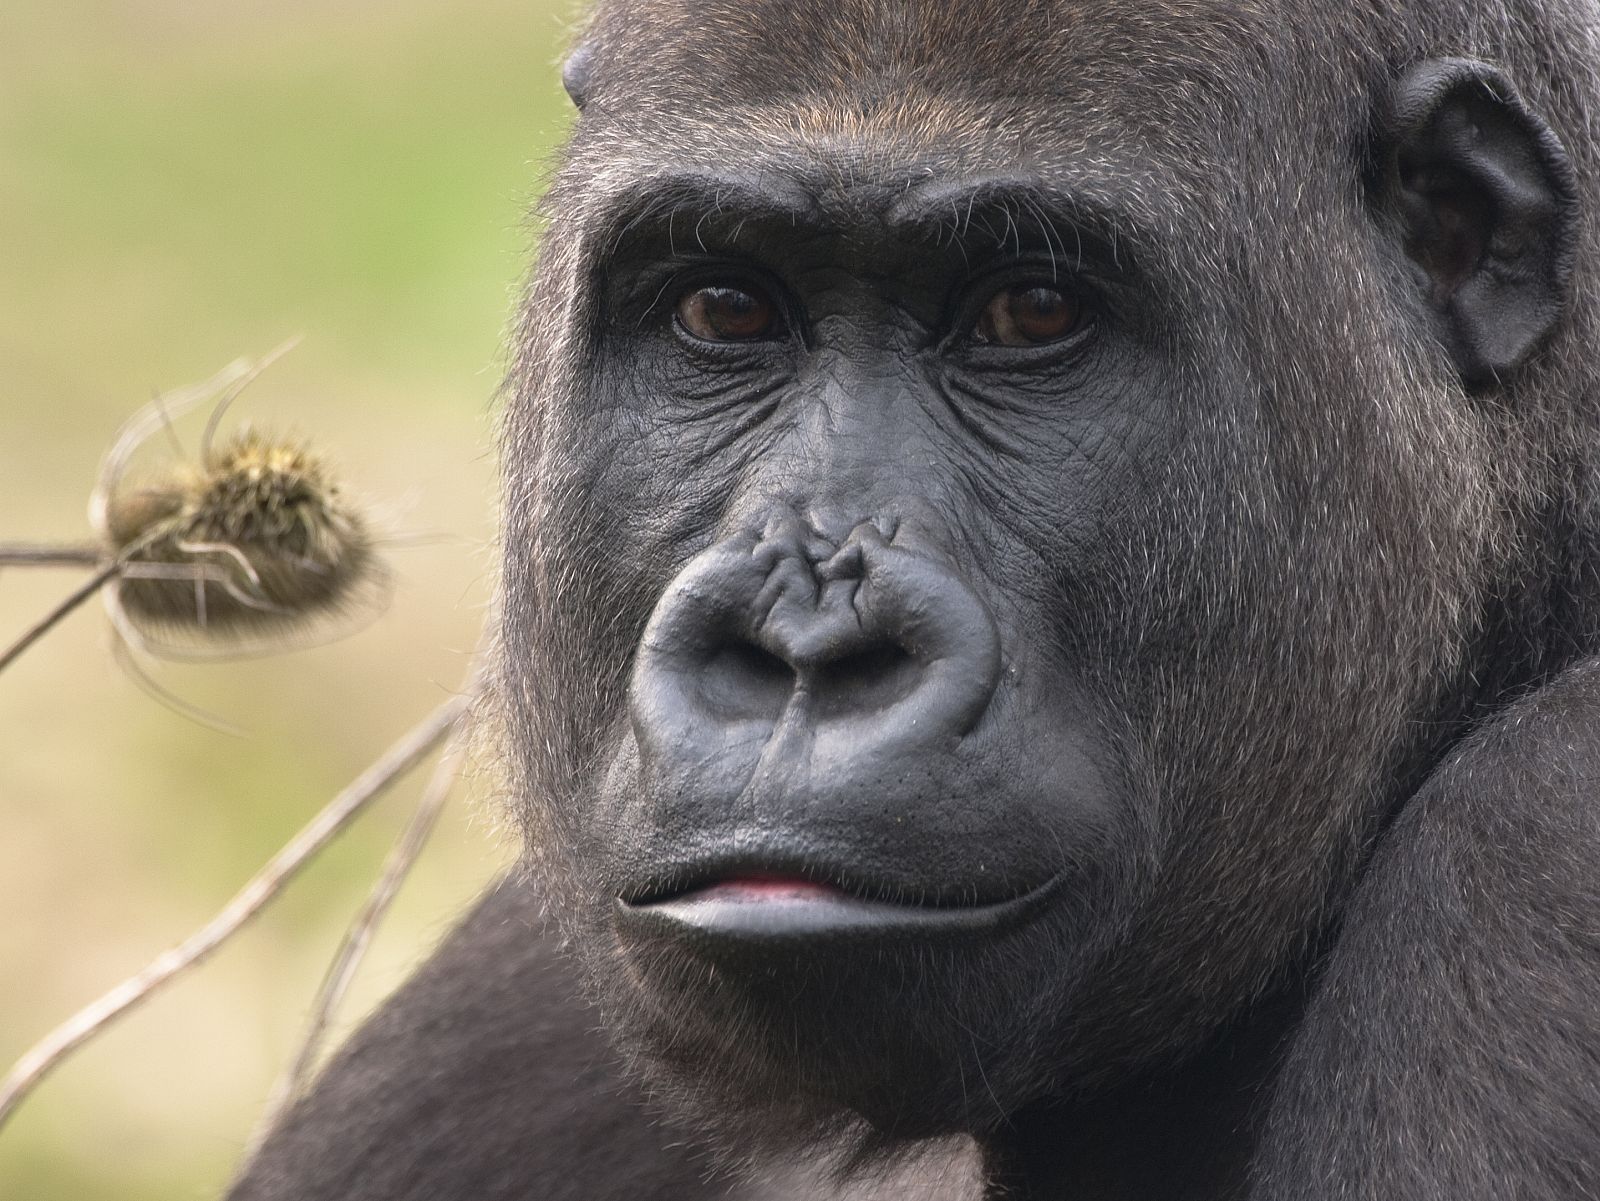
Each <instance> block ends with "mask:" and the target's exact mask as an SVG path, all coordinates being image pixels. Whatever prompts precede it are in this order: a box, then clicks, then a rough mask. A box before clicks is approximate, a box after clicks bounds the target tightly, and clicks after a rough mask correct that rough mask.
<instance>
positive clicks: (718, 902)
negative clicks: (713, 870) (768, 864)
mask: <svg viewBox="0 0 1600 1201" xmlns="http://www.w3.org/2000/svg"><path fill="white" fill-rule="evenodd" d="M1055 884H1056V881H1054V880H1051V881H1047V882H1046V883H1045V884H1042V885H1039V886H1037V887H1034V888H1031V889H1028V890H1026V891H1023V892H1020V893H1017V894H1015V895H1012V896H1008V897H1004V898H1001V899H998V900H996V899H987V900H986V899H982V898H970V897H969V898H965V899H958V898H940V897H934V898H929V899H918V898H912V899H884V898H885V896H886V895H888V890H886V889H884V888H881V887H880V888H877V889H863V888H857V887H854V886H852V885H851V884H848V883H847V884H844V885H840V884H831V883H823V882H819V881H817V880H815V879H810V878H808V877H806V876H803V875H800V874H798V873H789V872H774V871H760V870H740V869H735V870H731V871H726V872H721V873H717V874H707V873H702V874H700V875H699V876H698V877H697V882H696V883H694V884H691V885H690V886H688V887H680V888H674V889H668V890H658V891H655V892H653V893H645V894H643V895H640V896H637V897H634V898H632V899H630V898H627V897H619V898H617V902H616V915H617V920H618V923H619V925H620V926H622V927H623V928H624V929H625V930H628V931H629V932H631V933H635V934H640V935H654V936H656V937H668V938H678V939H687V940H689V941H690V942H691V943H706V942H708V941H709V942H716V943H727V942H731V943H760V944H767V943H772V942H781V943H789V942H795V941H806V940H812V939H823V940H829V941H833V940H848V941H855V940H879V939H883V938H885V937H896V936H903V937H912V938H927V937H930V936H939V935H950V934H992V933H994V932H996V931H998V930H1000V929H1003V928H1005V927H1007V926H1010V925H1014V924H1016V923H1017V922H1019V921H1022V920H1025V919H1026V918H1027V917H1030V916H1031V915H1032V913H1033V912H1034V910H1035V909H1037V908H1038V907H1039V906H1040V905H1042V904H1043V903H1044V902H1045V901H1046V900H1047V899H1048V897H1049V894H1050V893H1051V892H1053V891H1054V888H1055Z"/></svg>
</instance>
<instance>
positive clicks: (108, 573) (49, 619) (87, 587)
mask: <svg viewBox="0 0 1600 1201" xmlns="http://www.w3.org/2000/svg"><path fill="white" fill-rule="evenodd" d="M126 566H127V559H126V556H118V557H117V558H115V559H112V560H110V561H109V562H105V563H103V565H102V566H101V568H100V570H99V571H97V572H95V573H94V574H93V575H92V576H90V577H89V578H88V579H87V580H85V581H84V582H83V583H81V584H79V585H78V586H77V587H76V588H74V589H73V590H72V591H71V592H70V593H68V594H67V596H66V597H65V598H64V599H63V600H62V601H61V602H60V603H59V604H58V605H56V606H55V608H53V609H51V610H50V612H48V613H46V614H45V615H44V616H43V617H41V618H40V619H39V620H38V621H36V622H34V623H33V625H31V626H29V627H28V628H27V629H26V630H24V631H23V632H22V637H20V638H18V639H17V640H16V641H15V642H13V643H12V644H11V645H10V646H8V647H6V649H5V650H4V651H0V671H4V670H5V669H6V668H8V667H10V666H11V665H12V664H13V663H14V662H16V660H17V659H18V657H19V656H21V654H22V652H23V651H25V650H27V649H28V648H29V647H30V646H32V645H33V644H34V643H35V642H38V641H39V639H41V638H43V637H44V636H45V635H46V634H48V633H49V632H50V631H51V630H53V629H55V628H56V625H57V624H58V623H59V622H60V621H61V620H62V619H63V618H64V617H66V616H67V614H69V613H71V612H72V611H73V610H74V609H76V608H77V607H78V606H79V605H81V604H83V602H84V601H86V600H88V599H89V598H90V597H91V596H93V595H94V594H95V593H96V592H99V591H100V586H101V585H102V584H104V583H105V582H106V581H107V580H109V579H111V578H112V577H113V576H115V575H117V574H118V573H119V572H121V571H122V569H123V568H124V567H126Z"/></svg>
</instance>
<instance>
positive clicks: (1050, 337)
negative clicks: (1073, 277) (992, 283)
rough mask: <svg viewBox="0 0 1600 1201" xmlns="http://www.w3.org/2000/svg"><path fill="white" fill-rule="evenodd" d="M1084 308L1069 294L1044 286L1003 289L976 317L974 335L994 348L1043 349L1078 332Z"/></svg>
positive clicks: (1021, 286)
mask: <svg viewBox="0 0 1600 1201" xmlns="http://www.w3.org/2000/svg"><path fill="white" fill-rule="evenodd" d="M1082 321H1083V306H1082V305H1081V304H1080V303H1079V302H1078V298H1077V297H1076V296H1074V295H1072V294H1071V293H1070V292H1063V291H1061V290H1060V289H1059V288H1052V287H1050V286H1049V285H1047V284H1019V285H1017V286H1016V287H1011V288H1004V289H1002V290H1001V291H999V292H996V293H995V294H994V297H993V298H992V299H991V300H990V301H989V303H988V304H987V305H985V306H984V309H983V312H982V313H980V314H979V315H978V323H977V326H976V327H975V329H974V333H975V334H976V335H977V338H978V340H979V341H980V342H990V343H993V344H994V345H996V346H1043V345H1045V344H1046V343H1048V342H1059V341H1061V339H1063V338H1066V337H1068V336H1070V335H1071V334H1073V333H1074V332H1076V331H1077V329H1078V326H1079V325H1080V324H1081V323H1082Z"/></svg>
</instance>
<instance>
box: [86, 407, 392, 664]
mask: <svg viewBox="0 0 1600 1201" xmlns="http://www.w3.org/2000/svg"><path fill="white" fill-rule="evenodd" d="M103 512H104V522H103V529H104V533H105V536H106V538H107V540H108V541H109V542H110V543H111V545H112V547H113V549H114V550H115V551H116V552H117V553H118V554H121V555H125V556H126V557H127V559H128V564H129V565H128V568H127V569H126V571H125V572H124V573H123V575H122V578H121V580H120V581H119V583H118V587H117V592H118V597H117V599H118V601H119V603H120V606H121V608H122V610H123V613H124V614H125V615H126V616H127V618H128V619H129V620H131V621H132V622H134V623H135V625H138V626H144V625H156V626H160V627H163V628H166V629H169V630H170V629H172V628H174V627H185V628H186V632H187V633H188V634H190V635H192V636H196V635H198V636H204V635H210V636H214V637H216V638H228V637H232V636H234V635H236V634H239V633H246V632H272V631H275V630H279V629H283V628H286V627H289V626H292V625H295V624H297V623H299V622H301V621H303V620H305V619H307V618H311V617H314V616H318V615H322V614H326V613H328V612H330V611H333V610H337V609H340V608H341V607H343V606H344V605H345V603H346V602H347V601H351V600H352V599H353V598H354V595H355V594H356V593H357V592H358V591H359V590H360V589H361V587H362V586H363V585H364V584H366V583H369V582H371V580H372V578H373V576H374V574H375V573H376V572H378V570H379V566H378V562H377V558H376V555H375V553H374V550H373V540H372V536H371V532H370V530H369V528H368V526H367V523H366V522H365V520H364V519H363V518H362V516H361V514H360V512H358V511H357V510H356V508H355V507H354V506H353V505H352V504H351V503H350V502H349V500H348V499H347V498H346V497H345V496H344V495H343V494H342V492H341V491H340V488H339V485H338V483H337V482H336V481H335V480H334V478H333V476H332V475H331V473H330V471H329V469H328V466H327V464H326V462H325V460H324V459H322V458H321V457H320V456H319V455H316V454H314V453H312V452H311V451H310V450H309V449H307V448H306V446H305V445H303V444H301V443H298V442H293V441H287V440H282V439H274V438H270V437H267V436H264V435H262V434H259V433H256V432H254V431H252V430H249V429H245V430H241V431H240V432H239V433H237V434H235V435H234V436H233V437H232V439H231V440H229V441H228V442H226V443H225V444H223V445H222V446H221V447H220V448H216V449H213V450H212V451H211V452H210V453H209V454H207V455H206V457H205V461H203V462H201V463H199V464H194V463H186V462H179V463H174V464H172V465H171V466H170V467H168V468H167V469H166V470H165V471H163V472H162V473H160V474H157V475H154V476H151V477H149V478H147V479H145V480H143V481H140V482H138V483H129V484H124V485H123V486H122V487H120V488H118V489H117V490H115V491H113V492H111V493H110V494H109V495H108V496H107V498H106V503H105V506H104V511H103Z"/></svg>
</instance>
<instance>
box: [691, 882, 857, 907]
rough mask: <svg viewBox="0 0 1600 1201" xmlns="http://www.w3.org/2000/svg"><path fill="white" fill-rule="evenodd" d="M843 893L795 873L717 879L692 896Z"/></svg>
mask: <svg viewBox="0 0 1600 1201" xmlns="http://www.w3.org/2000/svg"><path fill="white" fill-rule="evenodd" d="M843 895H844V894H843V893H842V892H840V891H839V890H838V889H837V888H834V887H833V886H832V885H829V884H818V883H816V882H815V881H813V880H802V879H800V878H799V877H797V876H735V877H734V878H733V879H731V880H718V881H717V882H716V883H715V884H712V885H710V886H709V887H707V888H702V889H700V890H699V891H698V892H697V893H695V899H696V900H702V899H704V900H712V899H715V900H719V901H824V900H829V899H832V898H837V897H841V896H843Z"/></svg>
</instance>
